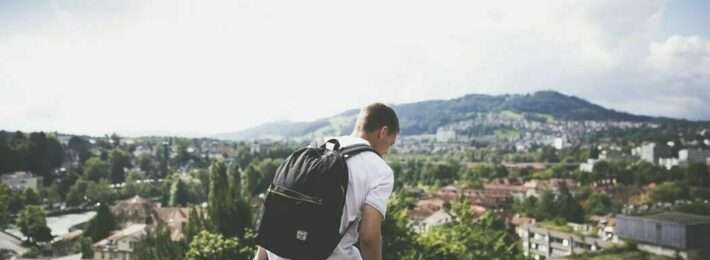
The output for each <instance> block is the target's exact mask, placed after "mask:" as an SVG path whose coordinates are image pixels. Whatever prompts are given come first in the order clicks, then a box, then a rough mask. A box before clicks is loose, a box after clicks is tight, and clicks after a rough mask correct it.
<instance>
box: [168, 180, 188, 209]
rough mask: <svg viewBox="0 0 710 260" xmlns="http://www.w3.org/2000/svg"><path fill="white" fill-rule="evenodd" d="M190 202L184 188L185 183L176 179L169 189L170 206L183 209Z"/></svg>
mask: <svg viewBox="0 0 710 260" xmlns="http://www.w3.org/2000/svg"><path fill="white" fill-rule="evenodd" d="M189 201H190V197H189V194H188V191H187V187H185V183H183V181H182V180H181V179H180V178H177V179H176V180H175V181H174V182H173V186H172V187H171V188H170V205H171V206H178V207H185V206H187V204H188V202H189Z"/></svg>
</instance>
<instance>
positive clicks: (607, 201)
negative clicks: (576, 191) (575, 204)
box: [586, 192, 613, 215]
mask: <svg viewBox="0 0 710 260" xmlns="http://www.w3.org/2000/svg"><path fill="white" fill-rule="evenodd" d="M612 211H613V209H612V203H611V198H609V196H607V195H606V194H602V193H597V192H594V193H592V194H591V195H590V196H589V199H587V203H586V212H587V214H588V215H607V214H609V213H611V212H612Z"/></svg>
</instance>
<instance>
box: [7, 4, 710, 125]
mask: <svg viewBox="0 0 710 260" xmlns="http://www.w3.org/2000/svg"><path fill="white" fill-rule="evenodd" d="M709 12H710V2H709V1H702V0H587V1H585V0H580V1H570V0H540V1H510V0H499V1H473V0H463V1H449V0H442V1H418V0H392V1H368V0H364V1H339V0H323V1H313V0H302V1H292V0H234V1H185V0H156V1H152V0H125V1H99V0H86V1H81V0H54V1H40V0H16V1H13V0H0V21H2V22H0V129H4V130H12V131H14V130H21V131H59V132H62V133H72V134H89V135H104V134H107V133H113V132H117V133H122V134H126V135H135V134H146V133H173V134H180V135H187V136H197V135H212V134H216V133H225V132H233V131H237V130H242V129H245V128H249V127H253V126H256V125H259V124H262V123H266V122H271V121H275V120H291V121H311V120H316V119H319V118H323V117H327V116H331V115H335V114H338V113H340V112H342V111H345V110H348V109H353V108H359V107H362V106H364V105H366V104H369V103H372V102H384V103H388V104H401V103H409V102H416V101H423V100H431V99H451V98H456V97H460V96H463V95H465V94H471V93H479V94H505V93H511V94H524V93H532V92H535V91H538V90H556V91H560V92H562V93H564V94H568V95H575V96H578V97H581V98H584V99H587V100H589V101H591V102H593V103H596V104H599V105H602V106H605V107H607V108H612V109H616V110H620V111H625V112H630V113H634V114H641V115H651V116H667V117H675V118H685V119H691V120H710V102H708V101H709V100H710V26H707V25H708V24H710V18H709V17H710V16H708V15H706V14H707V13H709Z"/></svg>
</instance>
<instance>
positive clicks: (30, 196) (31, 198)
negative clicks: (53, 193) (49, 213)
mask: <svg viewBox="0 0 710 260" xmlns="http://www.w3.org/2000/svg"><path fill="white" fill-rule="evenodd" d="M22 197H23V198H24V203H25V205H36V206H41V205H42V198H41V197H40V196H39V193H37V191H36V190H35V189H33V188H27V189H25V192H23V193H22Z"/></svg>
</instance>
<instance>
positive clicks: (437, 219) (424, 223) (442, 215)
mask: <svg viewBox="0 0 710 260" xmlns="http://www.w3.org/2000/svg"><path fill="white" fill-rule="evenodd" d="M449 222H451V216H450V215H449V214H448V213H446V211H445V210H444V209H440V210H438V211H436V212H434V213H433V214H431V215H429V216H428V217H426V218H425V219H423V220H421V221H418V222H416V223H413V224H414V225H413V228H414V231H415V232H419V233H422V232H427V231H429V230H431V228H433V227H435V226H439V225H443V224H446V223H449Z"/></svg>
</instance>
